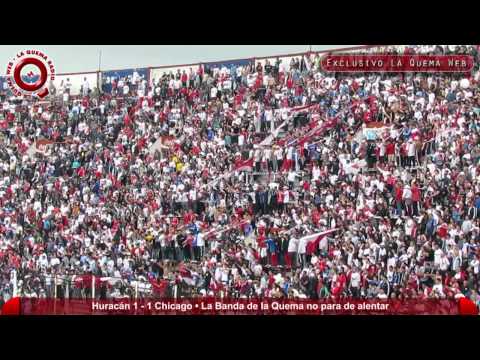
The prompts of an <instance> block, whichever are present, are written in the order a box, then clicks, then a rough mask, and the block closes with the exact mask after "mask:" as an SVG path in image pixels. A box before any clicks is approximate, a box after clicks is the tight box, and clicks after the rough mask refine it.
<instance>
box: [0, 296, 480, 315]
mask: <svg viewBox="0 0 480 360" xmlns="http://www.w3.org/2000/svg"><path fill="white" fill-rule="evenodd" d="M465 300H468V299H465ZM468 301H469V302H470V303H471V304H470V305H468V306H470V307H469V308H468V307H467V308H465V306H464V305H462V301H460V302H459V301H456V300H420V299H419V300H404V301H400V300H389V301H387V300H379V299H375V300H371V299H370V300H358V299H357V300H354V299H351V300H349V299H341V300H331V299H329V300H322V301H312V300H290V299H278V300H275V299H268V300H261V299H252V300H248V299H239V300H236V299H235V300H234V299H212V298H195V299H138V300H130V299H115V300H84V299H83V300H75V299H70V300H62V299H31V298H28V299H27V298H25V299H20V301H18V303H19V304H20V306H19V311H18V313H16V314H17V315H19V314H21V315H463V314H465V315H467V314H468V315H478V309H477V308H476V306H475V304H473V302H471V301H470V300H468ZM471 305H473V306H471ZM4 309H5V307H4ZM4 314H7V312H4ZM9 314H12V312H9Z"/></svg>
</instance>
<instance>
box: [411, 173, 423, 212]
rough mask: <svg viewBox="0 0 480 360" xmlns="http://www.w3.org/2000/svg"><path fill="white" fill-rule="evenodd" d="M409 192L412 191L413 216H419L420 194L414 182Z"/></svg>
mask: <svg viewBox="0 0 480 360" xmlns="http://www.w3.org/2000/svg"><path fill="white" fill-rule="evenodd" d="M410 190H411V191H412V201H413V214H414V215H415V216H419V213H420V200H421V193H420V189H419V188H418V186H417V184H416V183H415V181H413V182H412V186H411V188H410Z"/></svg>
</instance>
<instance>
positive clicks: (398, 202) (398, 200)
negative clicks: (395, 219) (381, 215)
mask: <svg viewBox="0 0 480 360" xmlns="http://www.w3.org/2000/svg"><path fill="white" fill-rule="evenodd" d="M394 191H395V206H396V211H397V215H398V216H402V196H403V187H402V184H401V183H397V185H396V186H395V188H394Z"/></svg>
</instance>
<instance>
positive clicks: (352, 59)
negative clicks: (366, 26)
mask: <svg viewBox="0 0 480 360" xmlns="http://www.w3.org/2000/svg"><path fill="white" fill-rule="evenodd" d="M473 64H474V60H473V57H472V56H469V55H372V54H370V55H326V56H324V57H323V58H322V60H321V65H322V69H323V70H324V71H327V72H469V71H471V70H472V69H473Z"/></svg>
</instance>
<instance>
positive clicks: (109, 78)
mask: <svg viewBox="0 0 480 360" xmlns="http://www.w3.org/2000/svg"><path fill="white" fill-rule="evenodd" d="M148 73H149V71H148V69H147V68H140V69H124V70H112V71H103V72H102V90H103V92H106V93H111V92H112V82H113V81H114V80H116V81H118V80H119V79H124V78H130V79H132V78H138V77H140V78H142V79H146V80H147V81H148V80H149V79H148V75H149V74H148Z"/></svg>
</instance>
